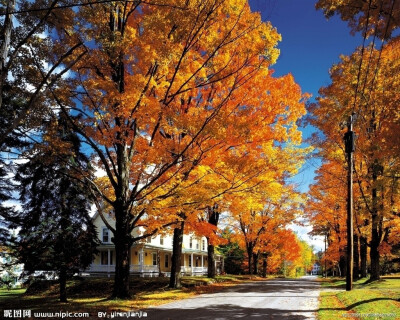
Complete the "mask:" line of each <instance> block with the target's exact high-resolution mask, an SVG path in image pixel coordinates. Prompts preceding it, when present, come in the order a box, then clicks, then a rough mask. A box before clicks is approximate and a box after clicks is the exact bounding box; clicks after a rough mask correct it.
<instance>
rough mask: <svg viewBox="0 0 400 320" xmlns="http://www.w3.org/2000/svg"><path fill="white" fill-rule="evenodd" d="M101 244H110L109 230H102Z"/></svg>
mask: <svg viewBox="0 0 400 320" xmlns="http://www.w3.org/2000/svg"><path fill="white" fill-rule="evenodd" d="M102 240H103V243H110V240H111V239H110V230H108V229H107V228H103V237H102Z"/></svg>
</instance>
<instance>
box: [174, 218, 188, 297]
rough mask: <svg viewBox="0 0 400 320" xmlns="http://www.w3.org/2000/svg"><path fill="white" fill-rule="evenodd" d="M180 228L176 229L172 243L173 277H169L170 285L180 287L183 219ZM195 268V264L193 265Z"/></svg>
mask: <svg viewBox="0 0 400 320" xmlns="http://www.w3.org/2000/svg"><path fill="white" fill-rule="evenodd" d="M180 224H181V225H180V226H179V227H178V228H175V229H174V238H173V243H172V257H171V260H172V263H171V278H170V279H169V280H170V281H169V287H170V288H176V289H179V288H181V287H182V284H181V260H182V243H183V231H184V227H185V222H184V221H182V222H181V223H180ZM192 268H193V266H192Z"/></svg>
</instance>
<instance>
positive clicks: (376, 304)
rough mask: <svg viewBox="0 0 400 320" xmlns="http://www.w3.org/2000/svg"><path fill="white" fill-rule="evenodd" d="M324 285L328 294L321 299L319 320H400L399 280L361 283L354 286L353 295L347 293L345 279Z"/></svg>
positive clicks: (391, 278)
mask: <svg viewBox="0 0 400 320" xmlns="http://www.w3.org/2000/svg"><path fill="white" fill-rule="evenodd" d="M321 281H322V287H323V288H325V290H324V291H323V292H321V296H320V307H319V311H318V319H319V320H333V319H400V277H393V276H392V277H383V278H382V280H379V281H373V282H369V280H368V279H361V280H358V281H355V282H354V287H353V290H352V291H345V280H343V279H339V278H336V279H323V280H321ZM330 289H333V290H334V291H333V290H332V292H330Z"/></svg>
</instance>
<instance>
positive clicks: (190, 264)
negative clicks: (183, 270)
mask: <svg viewBox="0 0 400 320" xmlns="http://www.w3.org/2000/svg"><path fill="white" fill-rule="evenodd" d="M191 266H192V257H189V267H191Z"/></svg>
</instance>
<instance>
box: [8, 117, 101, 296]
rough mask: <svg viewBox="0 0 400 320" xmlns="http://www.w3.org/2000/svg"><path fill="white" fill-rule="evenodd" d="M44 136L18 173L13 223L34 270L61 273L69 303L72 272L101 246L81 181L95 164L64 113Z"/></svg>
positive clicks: (22, 255) (23, 257)
mask: <svg viewBox="0 0 400 320" xmlns="http://www.w3.org/2000/svg"><path fill="white" fill-rule="evenodd" d="M43 140H44V142H43V143H42V144H41V145H40V146H38V147H37V149H35V151H34V152H33V156H32V158H31V160H30V161H28V162H26V163H25V164H22V165H21V166H20V167H19V169H18V172H17V175H16V181H17V182H18V183H19V191H20V200H21V202H22V204H23V206H22V208H23V209H22V211H21V212H20V213H18V216H17V218H18V221H17V222H16V223H14V225H13V227H19V228H20V231H19V234H18V239H17V240H16V251H17V255H18V258H19V261H20V262H21V263H24V265H25V271H27V272H29V273H32V272H34V271H35V270H53V271H57V274H58V277H59V282H60V301H64V302H65V301H67V296H66V280H67V278H68V276H71V275H73V274H74V273H76V272H77V271H79V270H81V269H85V268H86V267H87V266H88V265H89V264H90V263H91V262H92V260H93V257H94V254H95V253H96V246H97V244H98V241H97V240H96V239H97V236H96V235H97V234H96V229H95V227H94V226H93V224H92V220H91V217H90V215H89V210H90V202H89V194H88V193H87V191H86V189H85V188H84V186H83V184H82V183H81V182H80V180H82V179H83V178H84V175H87V174H90V168H89V167H88V165H87V163H88V159H87V158H86V156H85V155H84V154H83V153H82V152H81V151H80V141H79V139H78V137H77V136H76V135H75V134H73V133H72V131H71V130H69V128H68V127H67V125H66V121H65V120H64V119H63V118H62V117H61V118H60V119H58V121H57V120H55V121H52V122H51V123H50V125H49V128H48V132H47V134H45V135H44V138H43ZM46 141H47V142H46Z"/></svg>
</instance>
